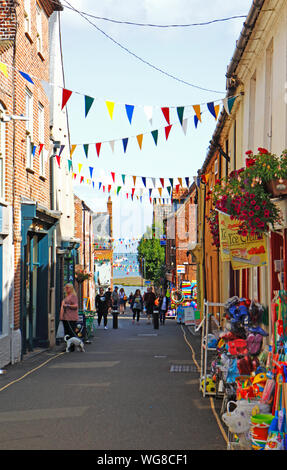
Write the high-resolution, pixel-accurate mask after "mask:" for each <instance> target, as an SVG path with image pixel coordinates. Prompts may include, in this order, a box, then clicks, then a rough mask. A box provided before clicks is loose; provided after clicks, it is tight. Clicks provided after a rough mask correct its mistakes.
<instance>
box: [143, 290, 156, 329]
mask: <svg viewBox="0 0 287 470" xmlns="http://www.w3.org/2000/svg"><path fill="white" fill-rule="evenodd" d="M155 299H156V296H155V293H154V292H153V290H152V288H151V287H148V289H147V292H146V294H145V295H144V303H145V306H146V315H147V322H148V324H150V318H151V317H152V316H153V309H154V303H155Z"/></svg>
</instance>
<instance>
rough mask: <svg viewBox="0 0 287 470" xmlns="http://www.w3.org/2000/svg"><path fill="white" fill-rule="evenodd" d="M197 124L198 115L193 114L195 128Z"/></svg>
mask: <svg viewBox="0 0 287 470" xmlns="http://www.w3.org/2000/svg"><path fill="white" fill-rule="evenodd" d="M197 124H198V117H197V116H196V115H194V125H195V128H197Z"/></svg>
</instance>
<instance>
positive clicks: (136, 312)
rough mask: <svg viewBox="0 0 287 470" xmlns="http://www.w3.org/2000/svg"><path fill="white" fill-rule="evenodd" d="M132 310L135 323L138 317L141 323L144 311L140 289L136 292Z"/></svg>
mask: <svg viewBox="0 0 287 470" xmlns="http://www.w3.org/2000/svg"><path fill="white" fill-rule="evenodd" d="M131 309H132V312H133V323H134V322H135V318H136V317H137V322H139V320H140V313H141V312H142V310H143V298H142V296H141V291H140V290H139V289H137V290H136V292H135V295H134V296H133V299H132V303H131Z"/></svg>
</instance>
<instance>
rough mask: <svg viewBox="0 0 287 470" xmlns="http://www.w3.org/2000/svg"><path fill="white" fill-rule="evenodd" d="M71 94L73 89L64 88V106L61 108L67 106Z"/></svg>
mask: <svg viewBox="0 0 287 470" xmlns="http://www.w3.org/2000/svg"><path fill="white" fill-rule="evenodd" d="M71 94H72V91H70V90H66V88H63V93H62V107H61V109H63V108H64V107H65V106H66V104H67V102H68V100H69V99H70V97H71Z"/></svg>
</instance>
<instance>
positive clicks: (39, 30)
mask: <svg viewBox="0 0 287 470" xmlns="http://www.w3.org/2000/svg"><path fill="white" fill-rule="evenodd" d="M36 27H37V50H38V52H40V54H43V28H42V8H41V7H40V6H39V5H38V3H36Z"/></svg>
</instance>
